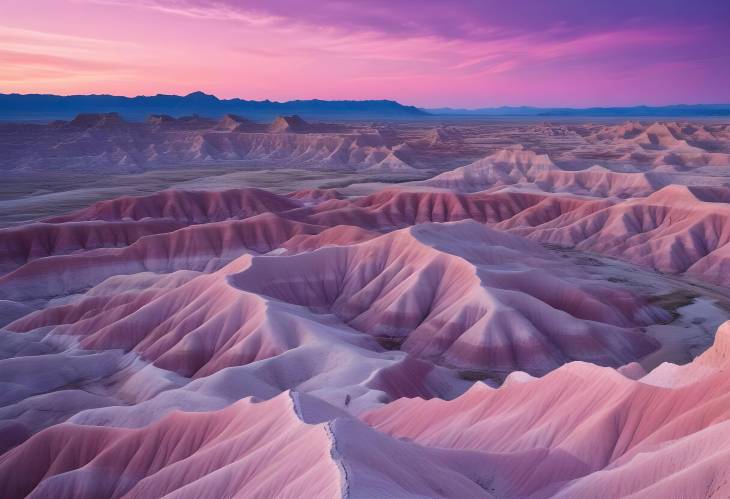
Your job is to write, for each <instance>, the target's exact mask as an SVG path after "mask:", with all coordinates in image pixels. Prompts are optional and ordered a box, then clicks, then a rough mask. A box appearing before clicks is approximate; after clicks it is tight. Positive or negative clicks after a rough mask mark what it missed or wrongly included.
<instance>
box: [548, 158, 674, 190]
mask: <svg viewBox="0 0 730 499" xmlns="http://www.w3.org/2000/svg"><path fill="white" fill-rule="evenodd" d="M534 183H535V185H537V186H538V187H539V188H540V189H542V190H544V191H548V192H566V193H573V194H580V195H587V196H595V197H613V196H616V197H622V198H627V197H643V196H648V195H649V194H651V193H652V192H654V191H655V190H657V189H658V188H659V187H661V186H663V185H666V183H667V181H666V180H665V179H663V178H662V177H661V176H660V175H653V174H651V173H623V172H614V171H611V170H609V169H607V168H605V167H602V166H598V165H594V166H592V167H590V168H587V169H585V170H579V171H564V170H555V171H547V172H543V173H540V174H539V175H537V176H536V177H535V179H534Z"/></svg>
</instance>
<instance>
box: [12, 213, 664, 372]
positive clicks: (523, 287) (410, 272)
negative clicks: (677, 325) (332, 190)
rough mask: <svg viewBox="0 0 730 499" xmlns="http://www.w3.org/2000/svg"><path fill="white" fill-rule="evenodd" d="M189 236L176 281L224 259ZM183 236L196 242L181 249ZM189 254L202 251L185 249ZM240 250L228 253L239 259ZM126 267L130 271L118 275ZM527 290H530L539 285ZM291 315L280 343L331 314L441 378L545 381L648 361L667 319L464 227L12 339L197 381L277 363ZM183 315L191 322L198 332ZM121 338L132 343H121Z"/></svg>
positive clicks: (526, 248)
mask: <svg viewBox="0 0 730 499" xmlns="http://www.w3.org/2000/svg"><path fill="white" fill-rule="evenodd" d="M303 228H305V226H301V225H292V224H291V223H290V226H289V229H290V230H289V234H286V235H283V236H282V237H278V236H276V237H278V239H279V241H277V242H276V243H273V244H272V243H267V244H268V246H269V247H270V246H274V245H276V244H281V243H282V242H283V241H282V240H283V239H286V238H287V236H290V235H291V234H295V233H296V232H295V231H297V230H301V229H303ZM211 230H212V229H211ZM312 230H313V229H312ZM190 231H194V232H190ZM195 231H197V229H196V227H195V226H194V227H191V228H190V229H184V230H183V231H182V232H180V231H178V232H175V233H172V234H171V235H172V236H173V240H174V241H178V240H180V248H181V249H183V248H192V249H191V250H190V257H189V260H188V261H184V262H183V263H180V262H176V264H175V265H174V268H193V269H200V268H201V267H202V266H203V265H208V264H206V262H209V261H211V258H213V257H214V256H218V255H220V252H221V251H222V250H221V249H219V250H215V251H214V252H213V253H215V254H212V253H211V251H210V248H216V247H218V248H220V246H216V245H215V244H213V243H211V242H209V241H210V239H209V238H201V239H197V238H196V236H197V235H196V233H195ZM242 232H243V233H244V234H245V231H242ZM185 235H190V236H191V238H185V239H184V240H183V239H179V238H182V237H183V236H185ZM152 237H155V238H164V239H167V238H168V237H169V236H167V235H161V236H152ZM239 237H240V236H239ZM322 237H323V239H321V240H319V241H317V243H318V244H326V243H327V242H328V241H327V238H326V237H325V234H324V233H323V234H322ZM352 237H353V238H354V237H363V236H361V235H360V234H358V233H354V234H352ZM368 237H370V235H366V237H365V238H368ZM193 238H195V239H193ZM196 240H199V241H201V243H202V244H203V246H199V245H197V246H196V245H194V244H193V241H196ZM203 241H205V242H203ZM330 242H331V241H330ZM292 243H293V245H294V246H295V247H296V246H298V243H297V242H295V241H292ZM244 244H246V243H242V244H239V245H238V246H235V245H234V246H233V247H237V248H238V251H243V249H242V246H244ZM249 244H250V243H249ZM230 247H231V246H230V245H229V246H226V248H230ZM151 248H158V251H161V254H160V256H162V258H161V259H160V260H159V261H160V263H159V264H157V263H155V262H156V260H155V258H154V256H153V255H149V256H144V257H142V256H140V254H139V251H142V250H143V249H145V250H147V251H151ZM160 248H161V246H160V245H159V244H157V243H156V242H155V241H154V240H150V239H148V238H142V239H140V240H139V241H138V242H137V243H135V244H134V245H132V246H130V247H129V249H125V250H123V251H122V252H121V253H120V254H115V255H114V256H113V257H112V258H108V257H106V258H105V257H101V258H100V263H98V265H99V267H97V268H95V263H94V261H95V260H96V258H94V257H93V256H92V257H91V258H90V259H85V258H81V259H80V260H77V259H76V258H75V257H73V256H70V257H63V258H66V259H67V260H68V262H66V264H65V265H64V267H67V268H69V269H70V271H69V273H68V274H64V275H68V278H66V277H64V278H62V279H59V276H58V275H56V276H55V277H54V278H51V279H50V280H49V281H48V282H46V283H44V284H43V285H42V286H41V287H42V288H43V289H51V288H52V287H53V283H64V282H67V283H68V284H67V285H68V286H72V285H73V284H74V282H77V283H78V282H81V283H83V282H84V281H85V278H84V277H83V276H84V275H85V274H84V272H86V273H88V274H91V276H90V277H89V278H87V280H89V279H91V280H93V279H94V278H96V279H97V282H98V279H99V273H101V277H106V276H107V275H108V274H107V273H106V272H107V270H106V269H107V268H109V267H111V268H112V269H114V268H115V267H114V262H119V263H117V265H119V266H120V267H121V268H116V269H115V270H116V273H132V272H142V271H144V270H148V269H152V270H156V271H160V270H167V271H169V270H170V268H169V267H168V266H167V265H168V264H167V263H166V262H167V260H166V258H168V257H166V255H169V254H174V255H176V256H175V258H176V259H182V260H185V258H186V257H185V256H184V255H185V253H184V252H180V251H173V248H167V249H160ZM163 248H164V247H163ZM301 248H302V247H301V246H299V249H301ZM128 253H133V254H136V258H129V257H127V254H128ZM199 255H203V256H204V257H205V258H200V259H198V256H199ZM76 261H80V262H81V263H79V264H78V265H76V264H75V262H76ZM124 261H127V262H129V263H127V265H131V268H129V269H126V268H123V267H124V264H123V263H122V262H124ZM39 262H43V261H42V260H40V261H39ZM24 269H26V270H24ZM74 269H76V270H74ZM83 269H90V270H87V271H84V270H83ZM35 273H39V274H42V270H41V271H38V270H35V267H34V266H27V267H24V268H23V269H21V270H19V271H16V272H14V273H12V274H10V275H8V276H6V277H5V278H4V279H6V280H7V279H19V278H20V277H26V278H27V279H31V280H32V278H33V276H34V274H35ZM74 275H75V276H77V277H76V280H75V281H74V280H73V279H72V276H74ZM263 276H266V277H265V278H264V277H263ZM536 276H540V277H539V282H540V283H541V285H540V286H539V287H536V286H535V285H534V282H535V279H536ZM17 282H20V281H17ZM39 282H42V280H39ZM88 284H91V282H89V283H88ZM64 286H65V285H64ZM29 289H30V288H29ZM58 291H59V292H61V291H66V292H68V291H69V290H68V289H65V290H64V289H60V290H58ZM16 298H17V297H16ZM272 299H273V300H274V301H270V300H272ZM173 303H174V304H175V305H174V306H173V305H172V304H173ZM289 306H295V308H294V309H289V308H288V307H289ZM296 307H300V308H301V307H303V308H302V310H303V311H304V310H306V311H307V312H306V313H304V312H301V313H304V315H303V318H304V319H305V322H303V323H302V324H304V325H305V326H303V329H302V328H301V327H297V328H295V329H293V330H292V334H295V335H296V336H295V338H297V339H296V340H295V339H289V340H287V342H289V343H290V342H292V341H294V342H295V343H298V342H301V341H303V340H302V338H303V337H302V336H301V334H303V331H307V330H310V329H311V328H314V327H317V326H316V324H317V321H320V320H321V319H319V318H318V317H319V314H322V313H327V314H329V313H332V314H334V315H335V316H336V317H338V318H339V319H340V320H341V321H342V323H343V326H344V325H346V327H347V328H354V329H355V330H358V331H361V332H362V333H363V334H366V335H369V336H373V337H375V338H376V339H378V341H380V342H381V344H383V345H393V346H399V347H400V348H401V349H402V350H404V351H406V352H410V353H412V354H414V355H417V356H418V357H421V358H424V359H427V360H430V361H432V362H435V363H438V364H444V365H447V366H454V367H458V368H463V369H478V370H485V371H495V372H509V371H512V370H515V369H520V370H526V371H528V372H532V373H544V372H547V371H549V370H550V369H553V368H554V367H556V366H558V365H560V364H562V363H564V362H566V361H569V360H572V359H582V360H591V361H593V362H596V363H599V364H604V365H616V366H619V365H622V364H625V363H627V362H630V361H632V360H636V359H637V358H639V357H641V356H643V355H645V354H647V353H649V352H650V351H651V350H653V349H654V348H656V347H657V345H656V343H655V342H654V340H651V339H650V338H648V337H646V336H645V335H643V334H641V333H640V332H639V331H638V330H637V329H636V328H637V327H638V326H641V325H646V324H649V323H651V322H653V321H655V320H660V319H661V318H662V317H663V316H662V314H663V312H661V311H659V310H658V309H654V308H652V307H648V306H646V305H642V303H641V300H637V298H636V297H634V296H632V295H631V294H630V293H626V292H623V291H620V290H618V289H615V288H612V287H610V286H608V287H602V286H598V285H595V284H593V283H591V282H590V281H588V280H586V278H585V277H584V276H582V274H581V272H580V271H578V270H575V272H566V269H565V264H564V263H563V262H562V261H560V260H556V259H553V257H551V255H549V254H548V253H546V252H545V251H544V250H542V249H541V248H540V247H539V246H535V245H533V244H532V243H529V242H528V241H525V240H524V239H521V238H517V237H515V236H511V235H508V234H504V233H500V232H495V231H492V230H489V229H487V228H486V227H484V226H482V225H479V224H476V223H473V222H466V223H461V224H447V225H423V226H419V227H418V228H417V229H415V228H414V229H408V230H404V231H397V232H394V233H392V234H389V235H386V236H382V237H379V238H376V239H371V240H370V241H367V242H363V243H360V244H355V245H344V246H343V245H337V246H329V247H324V248H321V249H319V250H317V251H315V252H312V253H305V254H301V255H296V256H288V257H283V256H275V257H266V256H248V255H247V256H243V257H240V258H238V259H236V260H234V261H233V262H232V263H230V264H229V265H227V266H225V267H223V268H222V269H221V270H218V271H216V272H214V273H212V274H205V275H201V276H199V277H196V278H195V279H193V280H191V281H190V282H188V283H186V284H184V285H182V286H179V287H175V288H174V289H172V290H170V289H167V288H164V287H162V288H160V287H158V288H155V289H150V290H146V291H145V292H144V293H141V294H139V295H122V296H119V297H116V296H113V295H111V296H105V297H100V296H96V294H92V295H90V296H87V297H86V298H84V299H83V300H81V301H77V302H75V303H73V304H70V305H62V306H60V307H51V308H47V309H45V310H42V311H40V312H37V313H35V314H31V315H29V316H27V317H25V318H23V319H20V320H18V321H16V322H14V323H12V324H11V325H9V326H8V327H9V328H10V329H11V330H14V331H30V330H33V329H36V328H40V327H47V326H54V334H61V335H72V336H79V337H81V338H82V339H81V344H82V345H84V346H86V347H88V348H105V349H106V348H122V349H124V350H130V349H135V350H136V351H138V352H140V354H141V355H142V356H143V357H144V358H146V359H150V360H153V361H154V362H155V364H156V365H158V366H159V367H163V368H166V369H173V370H176V371H178V372H180V373H184V375H192V374H196V375H202V374H204V373H211V372H215V371H217V370H219V369H221V368H223V367H226V366H230V365H236V364H239V363H249V362H253V361H255V360H257V359H261V358H268V357H271V356H274V355H279V354H281V353H283V352H284V351H286V350H287V349H288V348H290V347H286V346H284V345H285V344H286V343H284V344H281V343H279V342H278V341H275V342H274V343H273V344H269V343H268V342H269V341H271V339H270V338H269V339H266V340H264V338H267V337H268V334H269V333H268V332H267V331H269V330H270V328H271V327H272V325H273V324H274V323H276V322H279V321H287V322H291V321H296V319H295V318H294V317H295V316H296V315H297V314H300V312H296V310H297V308H296ZM183 310H195V314H194V317H195V318H194V317H193V316H191V315H189V314H188V313H185V312H183ZM312 313H313V314H315V315H314V316H311V317H310V316H309V314H312ZM292 314H293V315H292ZM275 317H279V318H276V319H275ZM287 317H288V318H287ZM307 317H309V318H307ZM272 321H273V322H272ZM306 324H309V325H308V326H306ZM222 325H224V327H223V328H222V329H221V326H222ZM130 327H131V328H133V330H134V331H135V332H134V334H128V333H124V331H129V328H130ZM297 330H299V332H296V331H297ZM213 331H215V333H213ZM203 335H207V337H206V339H205V341H204V343H203V344H200V346H199V347H196V348H195V351H197V353H195V354H194V353H193V351H191V350H190V348H191V347H192V345H195V344H197V342H199V341H201V340H202V339H203V338H204V336H203ZM193 338H196V339H195V340H194V339H193ZM216 338H218V339H217V340H216ZM223 338H228V339H227V340H225V341H224V340H223ZM234 338H237V339H236V340H234ZM253 338H258V339H253ZM211 341H215V343H211ZM215 345H218V346H215ZM183 352H185V353H184V354H183Z"/></svg>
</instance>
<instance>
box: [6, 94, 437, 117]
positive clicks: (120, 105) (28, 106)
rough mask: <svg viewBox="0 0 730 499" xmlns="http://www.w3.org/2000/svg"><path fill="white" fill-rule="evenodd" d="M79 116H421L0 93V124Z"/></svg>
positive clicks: (392, 109)
mask: <svg viewBox="0 0 730 499" xmlns="http://www.w3.org/2000/svg"><path fill="white" fill-rule="evenodd" d="M79 113H119V114H120V115H121V116H122V117H123V118H125V119H127V120H132V121H142V120H144V119H146V118H147V116H149V115H151V114H168V115H171V116H174V117H180V116H185V115H191V114H199V115H201V116H205V117H208V118H219V117H222V116H223V115H225V114H232V113H235V114H240V115H243V116H245V117H247V118H250V119H254V120H264V121H270V120H271V119H273V118H275V117H276V116H280V115H286V114H298V115H300V116H302V117H304V118H305V119H314V120H316V119H370V118H414V117H416V118H417V117H421V116H426V115H427V113H426V112H425V111H423V110H421V109H418V108H416V107H414V106H404V105H402V104H399V103H397V102H395V101H390V100H359V101H356V100H343V101H326V100H317V99H315V100H295V101H288V102H273V101H269V100H264V101H252V100H243V99H219V98H217V97H216V96H214V95H209V94H205V93H203V92H193V93H191V94H188V95H185V96H179V95H162V94H158V95H153V96H139V97H120V96H115V95H69V96H60V95H47V94H0V120H2V121H50V120H57V119H70V118H73V117H74V116H76V115H77V114H79Z"/></svg>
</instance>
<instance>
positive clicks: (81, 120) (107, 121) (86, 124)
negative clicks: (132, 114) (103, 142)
mask: <svg viewBox="0 0 730 499" xmlns="http://www.w3.org/2000/svg"><path fill="white" fill-rule="evenodd" d="M68 124H69V126H71V127H75V128H83V129H87V128H106V127H109V128H115V127H120V126H124V125H126V124H127V122H126V121H124V120H123V119H122V117H121V116H119V114H118V113H83V114H79V115H78V116H76V117H75V118H74V119H72V120H71V121H70V122H69V123H68Z"/></svg>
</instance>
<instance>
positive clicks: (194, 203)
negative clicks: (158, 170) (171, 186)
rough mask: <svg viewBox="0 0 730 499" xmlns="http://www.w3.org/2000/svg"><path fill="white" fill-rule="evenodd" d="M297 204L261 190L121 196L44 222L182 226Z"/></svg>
mask: <svg viewBox="0 0 730 499" xmlns="http://www.w3.org/2000/svg"><path fill="white" fill-rule="evenodd" d="M299 206H300V205H299V203H297V202H296V201H293V200H291V199H288V198H286V197H284V196H278V195H276V194H272V193H270V192H268V191H264V190H261V189H253V188H247V189H230V190H226V191H216V192H209V191H180V190H167V191H160V192H157V193H155V194H151V195H149V196H137V197H133V196H124V197H120V198H116V199H112V200H109V201H100V202H98V203H95V204H93V205H91V206H89V207H88V208H85V209H82V210H79V211H77V212H75V213H71V214H69V215H63V216H59V217H52V218H49V219H47V220H46V221H47V222H51V223H61V222H71V221H81V220H110V221H111V220H144V219H150V218H151V219H168V220H177V221H181V222H184V223H201V222H215V221H220V220H226V219H229V218H246V217H249V216H253V215H258V214H259V213H266V212H273V213H278V212H282V211H286V210H291V209H294V208H298V207H299Z"/></svg>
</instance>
